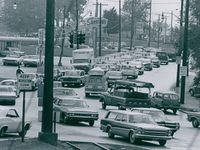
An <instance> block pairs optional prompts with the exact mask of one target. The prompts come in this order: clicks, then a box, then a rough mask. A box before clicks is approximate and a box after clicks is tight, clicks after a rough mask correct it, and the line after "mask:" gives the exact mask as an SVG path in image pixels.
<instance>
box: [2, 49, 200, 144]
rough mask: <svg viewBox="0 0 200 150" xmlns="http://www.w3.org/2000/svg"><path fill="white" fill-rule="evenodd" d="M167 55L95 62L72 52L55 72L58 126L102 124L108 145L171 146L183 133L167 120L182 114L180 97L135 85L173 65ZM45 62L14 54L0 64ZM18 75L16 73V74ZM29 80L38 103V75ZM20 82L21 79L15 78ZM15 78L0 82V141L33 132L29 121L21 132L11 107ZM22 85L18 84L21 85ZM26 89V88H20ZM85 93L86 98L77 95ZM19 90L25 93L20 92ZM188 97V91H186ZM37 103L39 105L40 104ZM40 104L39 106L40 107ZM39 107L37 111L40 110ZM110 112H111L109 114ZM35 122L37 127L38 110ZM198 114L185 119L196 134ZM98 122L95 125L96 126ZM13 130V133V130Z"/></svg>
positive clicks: (141, 53)
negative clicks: (116, 140)
mask: <svg viewBox="0 0 200 150" xmlns="http://www.w3.org/2000/svg"><path fill="white" fill-rule="evenodd" d="M174 61H175V60H174V59H172V58H169V56H168V54H167V53H166V52H163V51H159V50H158V49H156V48H143V47H142V48H135V49H134V51H124V52H121V53H114V54H109V55H105V56H102V57H98V58H94V51H93V49H91V48H85V49H78V50H74V51H73V55H72V58H71V59H70V64H68V65H66V66H64V65H63V66H55V67H54V88H53V95H54V99H53V109H54V112H55V113H56V117H57V118H56V122H57V123H58V124H62V125H63V124H64V125H65V126H68V125H74V124H77V123H79V122H85V123H87V124H88V125H89V126H90V127H93V126H94V124H95V122H96V124H97V123H100V124H99V125H98V126H99V130H101V131H102V132H104V133H105V134H107V136H108V137H109V138H111V139H114V138H115V136H121V137H124V138H126V139H128V141H129V142H130V143H131V144H137V143H138V142H141V141H143V140H144V141H156V142H158V144H159V145H160V146H165V144H166V143H167V141H168V140H174V135H175V134H176V132H179V130H180V129H181V124H180V123H179V122H177V121H174V120H169V119H167V117H166V113H167V114H168V113H169V112H170V113H171V114H172V115H177V112H178V111H179V108H180V100H179V95H178V94H177V93H175V92H174V91H162V90H157V91H153V92H152V89H153V88H154V87H155V85H154V84H153V83H151V82H146V81H142V80H138V78H139V77H140V76H143V75H144V74H146V73H147V72H150V71H152V70H156V69H157V70H158V69H160V68H162V67H163V66H166V65H168V64H171V63H175V62H174ZM39 63H42V64H43V60H42V61H41V60H39V57H38V56H37V55H25V54H22V53H20V51H15V52H14V53H12V54H10V55H6V56H5V57H3V58H2V65H3V66H8V65H9V66H10V65H15V66H19V67H18V69H19V70H20V69H21V68H20V66H21V67H22V66H23V67H24V68H27V67H31V68H33V67H37V66H38V64H39ZM19 70H18V71H19ZM18 73H19V74H28V77H29V80H30V82H29V85H28V86H30V87H29V88H28V89H27V91H28V92H37V93H38V94H37V96H38V101H40V99H41V98H42V95H43V94H41V93H42V92H41V91H43V89H42V87H43V77H44V74H42V73H24V72H20V71H19V72H18ZM19 76H20V75H19ZM19 82H21V81H19V78H18V75H17V72H16V78H14V79H6V80H2V81H1V82H0V105H1V106H0V115H1V117H0V118H1V119H0V120H1V121H0V137H2V138H3V137H4V136H5V135H6V134H7V133H17V134H19V136H25V135H26V134H27V132H28V131H29V130H31V128H32V126H33V125H32V124H31V121H30V122H28V121H25V124H24V131H23V132H22V128H21V126H20V124H21V119H20V118H21V116H20V115H19V114H18V112H17V110H16V109H14V108H13V107H12V106H15V105H16V101H17V99H18V98H19V97H21V96H22V95H20V93H21V92H22V91H25V89H23V88H24V87H23V88H20V86H19V85H20V83H19ZM21 85H22V83H21ZM23 86H26V85H23ZM80 88H81V89H82V88H83V89H84V96H83V97H82V96H80V93H77V89H80ZM22 89H23V90H22ZM189 92H190V93H191V95H194V93H192V89H190V91H189ZM88 98H89V99H93V98H94V99H98V103H99V104H100V106H101V107H100V108H99V110H103V111H104V112H105V116H104V117H102V115H101V116H100V115H99V110H97V109H93V106H91V105H89V104H88ZM39 103H40V102H39ZM41 105H42V104H40V106H41ZM38 107H39V106H38ZM110 108H112V109H110ZM38 113H39V117H38V121H39V122H40V121H41V110H39V112H38ZM199 115H200V114H199V113H197V112H194V113H190V114H188V121H190V122H192V126H193V127H194V128H198V126H199V123H200V119H199V117H198V116H199ZM97 121H98V122H97ZM13 125H15V127H13Z"/></svg>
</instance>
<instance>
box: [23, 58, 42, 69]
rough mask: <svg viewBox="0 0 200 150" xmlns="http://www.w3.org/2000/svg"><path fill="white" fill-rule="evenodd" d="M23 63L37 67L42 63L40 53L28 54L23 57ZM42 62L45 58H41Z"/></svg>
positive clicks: (25, 65)
mask: <svg viewBox="0 0 200 150" xmlns="http://www.w3.org/2000/svg"><path fill="white" fill-rule="evenodd" d="M22 62H23V65H24V67H27V66H30V67H37V66H38V64H39V63H40V59H39V56H38V55H26V56H24V58H23V61H22ZM41 63H43V60H41Z"/></svg>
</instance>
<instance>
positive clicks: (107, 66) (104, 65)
mask: <svg viewBox="0 0 200 150" xmlns="http://www.w3.org/2000/svg"><path fill="white" fill-rule="evenodd" d="M97 67H99V68H101V69H103V70H104V72H105V73H106V72H108V71H109V65H108V64H95V65H94V68H97Z"/></svg>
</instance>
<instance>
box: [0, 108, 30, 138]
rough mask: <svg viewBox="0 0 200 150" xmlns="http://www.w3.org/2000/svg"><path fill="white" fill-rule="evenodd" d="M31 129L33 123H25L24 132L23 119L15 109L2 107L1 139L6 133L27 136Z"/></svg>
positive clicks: (0, 110)
mask: <svg viewBox="0 0 200 150" xmlns="http://www.w3.org/2000/svg"><path fill="white" fill-rule="evenodd" d="M30 127H31V122H25V124H24V132H22V118H21V117H20V116H19V115H18V113H17V111H16V110H15V109H14V108H9V107H5V106H0V137H3V136H4V135H5V134H6V133H18V134H19V136H25V135H26V133H27V131H28V130H29V129H30Z"/></svg>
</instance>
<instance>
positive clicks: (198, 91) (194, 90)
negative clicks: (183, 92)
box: [189, 84, 200, 97]
mask: <svg viewBox="0 0 200 150" xmlns="http://www.w3.org/2000/svg"><path fill="white" fill-rule="evenodd" d="M189 93H190V95H191V96H195V97H199V96H200V84H198V85H194V86H192V87H190V88H189Z"/></svg>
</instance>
